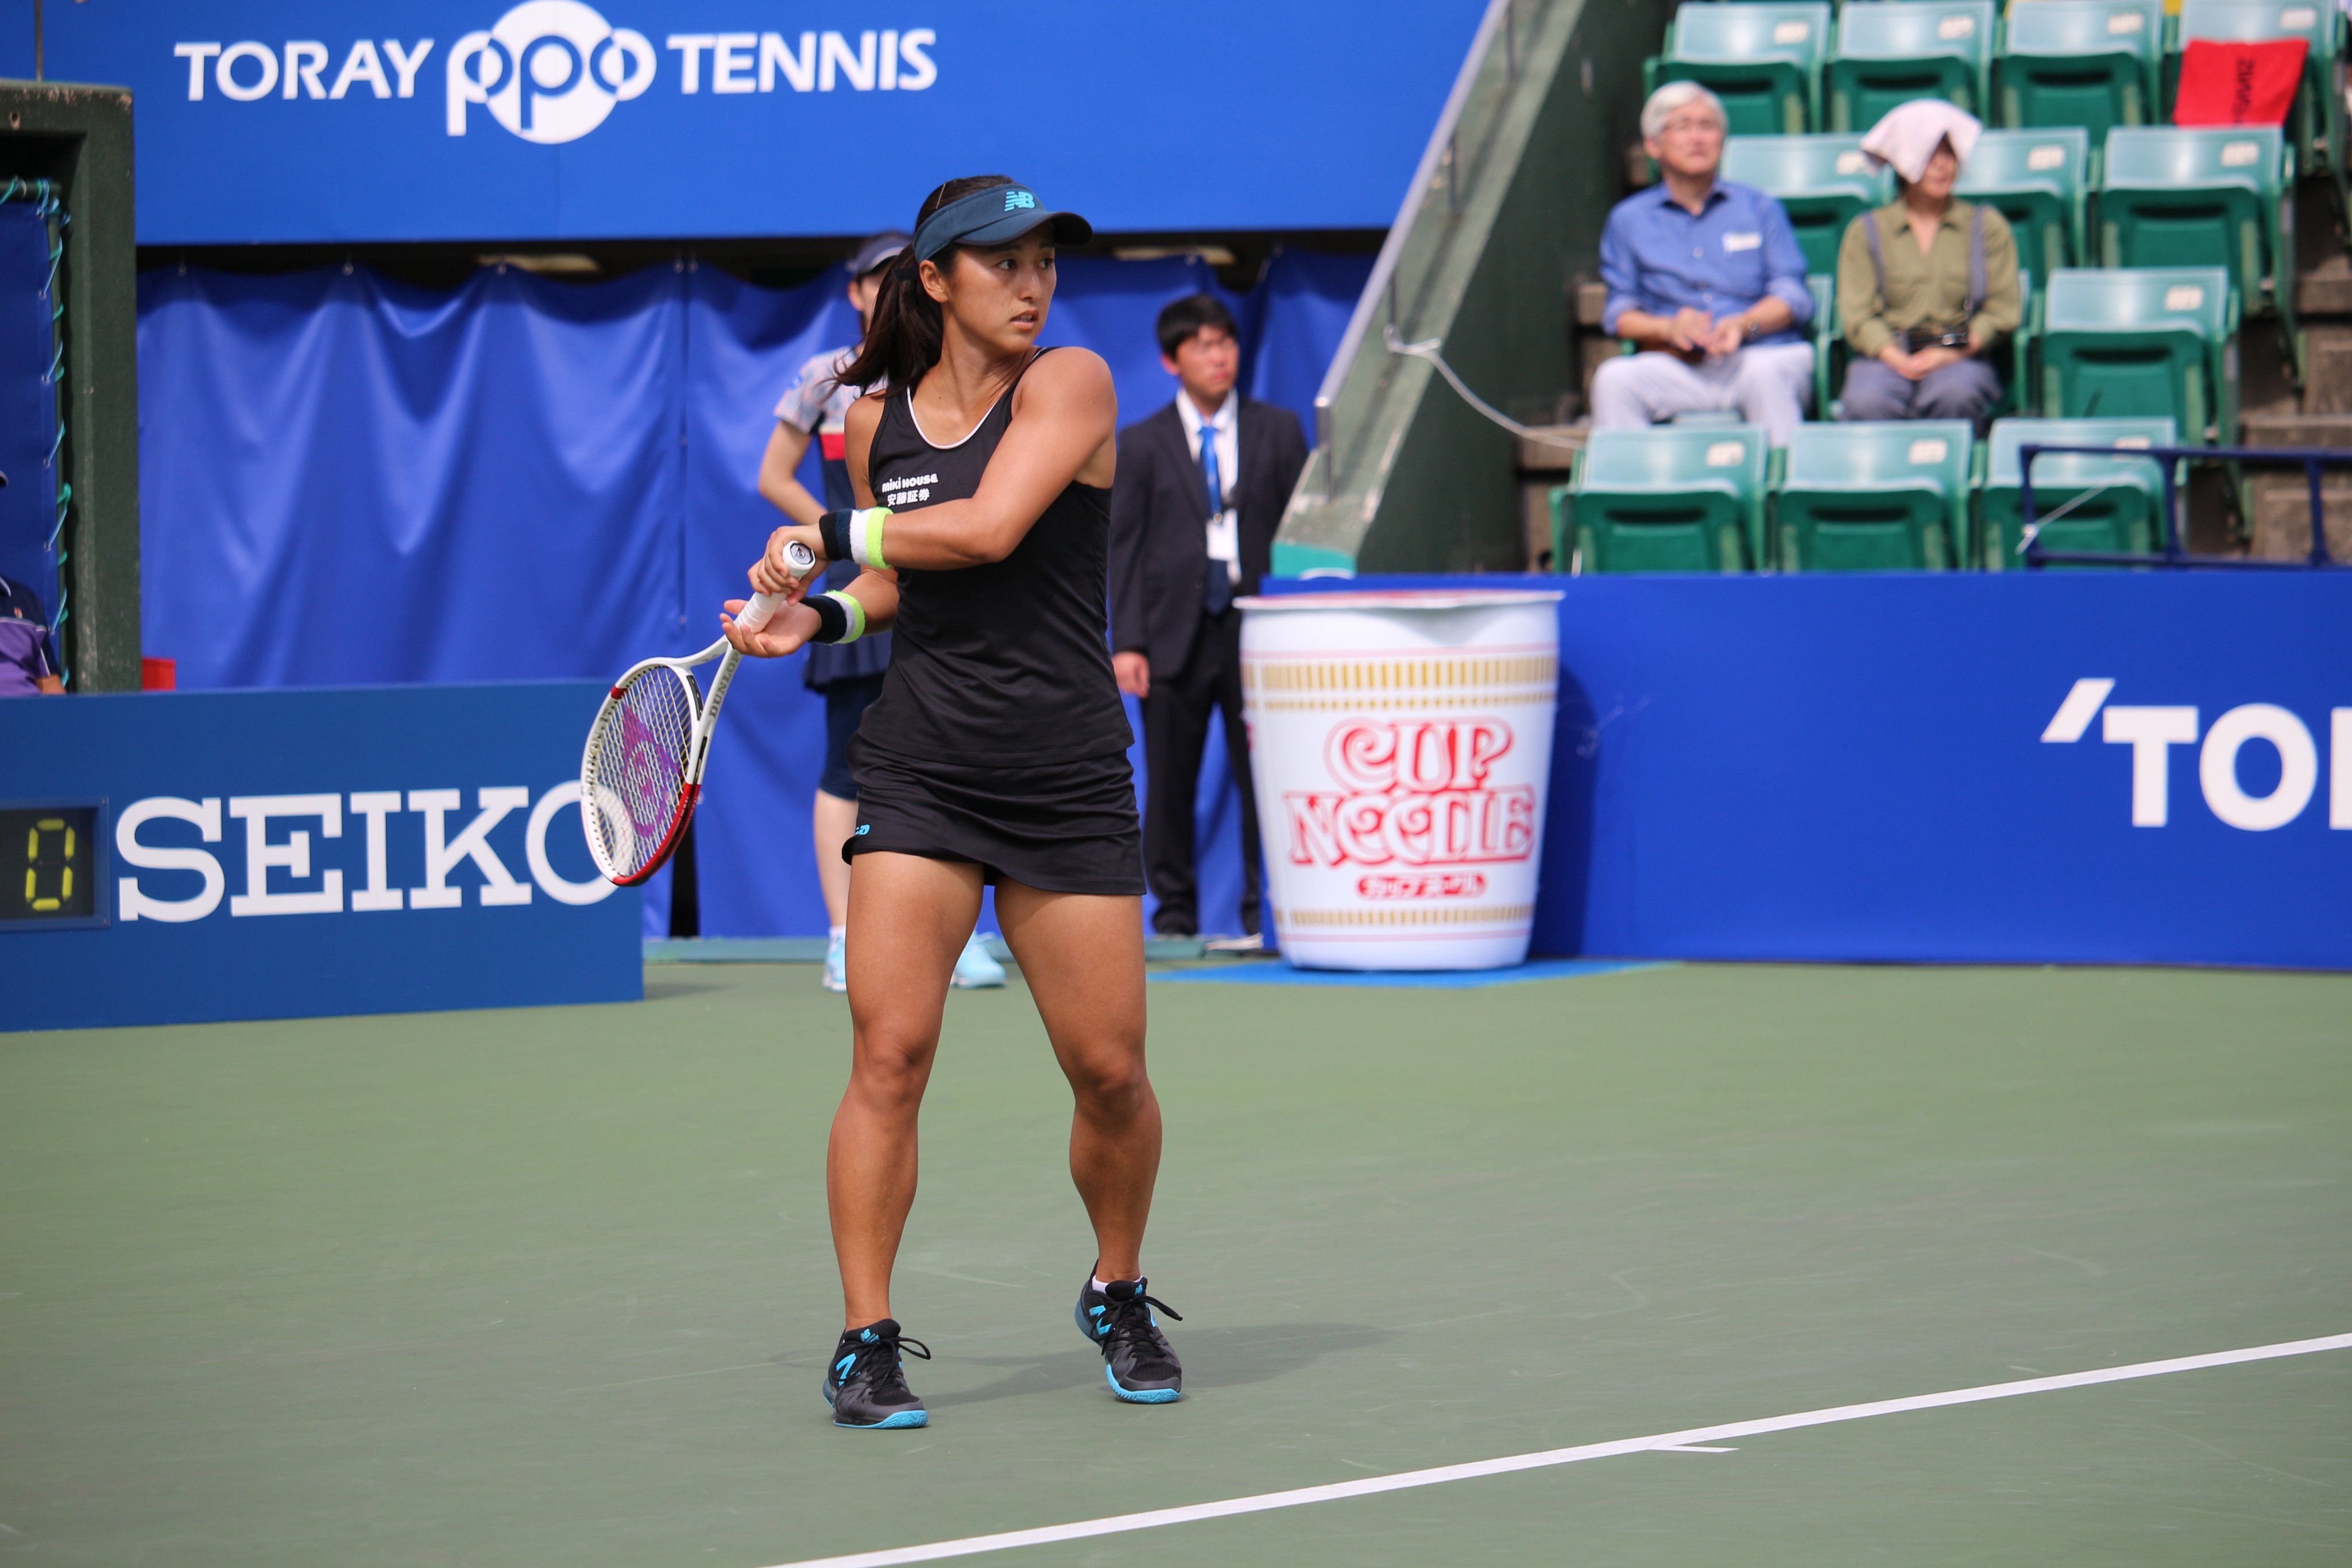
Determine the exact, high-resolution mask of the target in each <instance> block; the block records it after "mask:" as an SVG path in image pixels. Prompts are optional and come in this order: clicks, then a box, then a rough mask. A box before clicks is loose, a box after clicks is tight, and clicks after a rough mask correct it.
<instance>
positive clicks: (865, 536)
mask: <svg viewBox="0 0 2352 1568" xmlns="http://www.w3.org/2000/svg"><path fill="white" fill-rule="evenodd" d="M889 515H890V508H889V507H860V508H858V509H857V510H856V511H855V512H852V513H850V514H849V559H852V560H854V561H856V563H857V564H858V565H860V566H864V567H871V568H873V569H874V570H877V571H887V570H889V568H888V566H887V564H886V563H885V562H884V561H883V559H882V524H883V521H884V519H885V518H887V517H889Z"/></svg>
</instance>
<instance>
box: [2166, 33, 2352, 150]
mask: <svg viewBox="0 0 2352 1568" xmlns="http://www.w3.org/2000/svg"><path fill="white" fill-rule="evenodd" d="M2336 18H2337V8H2336V6H2335V5H2330V4H2328V3H2326V0H2181V5H2180V20H2179V26H2178V35H2179V40H2180V42H2181V43H2182V44H2184V45H2185V44H2187V43H2188V42H2189V40H2190V39H2192V38H2209V39H2211V40H2212V41H2213V42H2215V43H2223V44H2258V43H2264V42H2268V41H2270V40H2273V39H2279V38H2301V39H2303V40H2304V42H2305V44H2307V45H2308V46H2310V47H2309V49H2308V50H2307V52H2306V53H2305V56H2304V59H2303V87H2302V89H2301V90H2299V91H2298V92H2297V93H2296V94H2295V99H2294V111H2293V113H2292V114H2291V115H2290V117H2289V119H2288V121H2287V123H2288V126H2289V128H2290V130H2291V131H2292V132H2293V135H2292V137H2291V138H2290V145H2292V146H2293V147H2294V150H2295V162H2296V163H2297V164H2298V165H2299V166H2305V167H2310V168H2323V167H2324V168H2329V169H2335V170H2336V172H2338V173H2339V174H2340V173H2341V172H2342V171H2341V170H2340V169H2336V165H2337V164H2339V163H2340V162H2342V159H2341V156H2340V154H2339V153H2338V152H2337V150H2338V149H2340V148H2341V147H2342V146H2343V145H2344V99H2343V96H2342V94H2341V93H2340V92H2338V91H2337V90H2336V86H2335V82H2336V62H2337V61H2338V60H2339V59H2340V58H2341V57H2342V56H2343V44H2342V41H2341V33H2340V27H2339V24H2338V22H2337V19H2336ZM2173 58H2174V64H2175V68H2176V69H2177V67H2178V61H2179V56H2178V54H2177V53H2176V54H2175V56H2174V57H2173Z"/></svg>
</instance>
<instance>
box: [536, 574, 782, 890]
mask: <svg viewBox="0 0 2352 1568" xmlns="http://www.w3.org/2000/svg"><path fill="white" fill-rule="evenodd" d="M784 559H785V560H786V561H787V562H789V563H790V564H791V566H792V569H793V576H794V577H795V578H798V579H800V580H803V581H805V580H807V578H808V575H809V573H811V572H813V571H814V570H816V567H817V559H816V552H815V551H814V550H812V549H809V548H808V546H806V545H804V544H802V543H801V542H800V541H798V540H797V539H795V540H793V542H792V543H790V544H788V545H786V546H785V547H784ZM788 602H790V601H788V600H787V599H786V598H785V596H784V595H782V594H781V593H755V594H753V595H752V596H751V601H750V602H748V603H746V604H745V605H744V606H743V613H741V614H740V615H738V616H737V617H735V624H736V625H737V626H739V627H740V628H741V629H742V630H744V631H746V632H757V631H759V630H760V629H761V627H763V626H765V625H767V623H768V622H770V621H772V620H773V619H774V618H775V614H776V612H778V611H779V610H782V608H783V607H784V606H785V605H786V604H787V603H788ZM721 654H724V655H725V658H724V659H723V660H722V661H721V662H720V664H719V674H718V675H717V676H716V677H715V678H713V680H712V681H711V683H710V695H709V697H708V698H706V697H704V696H703V695H702V692H701V688H700V687H698V685H695V680H694V677H693V676H692V675H691V674H688V673H687V672H688V671H689V670H692V669H693V668H694V667H695V666H696V665H698V664H709V662H710V661H711V660H713V659H718V658H719V656H720V655H721ZM742 662H743V654H742V651H741V650H740V649H739V648H737V647H736V646H735V645H734V644H733V643H730V642H728V641H727V639H726V638H724V637H721V638H719V641H717V642H716V643H712V644H710V646H709V647H708V648H705V649H703V650H702V652H700V653H693V654H689V655H688V656H687V657H685V658H682V659H644V660H640V661H639V662H638V663H636V664H632V665H630V666H629V668H628V669H627V670H626V671H625V672H624V673H623V674H622V676H621V678H620V679H619V680H617V681H615V682H614V683H613V689H612V691H611V692H610V693H608V694H606V695H605V698H604V703H603V704H602V706H599V707H598V708H597V709H596V719H595V722H594V723H593V724H591V725H590V726H589V727H588V744H587V746H586V747H585V748H584V749H583V751H582V752H581V754H580V831H581V836H582V837H583V838H585V839H586V840H587V841H588V855H589V858H590V859H592V860H593V861H594V862H596V870H597V871H598V872H599V873H602V874H603V875H604V878H605V880H607V881H608V882H611V883H614V884H615V885H617V886H621V887H631V886H635V884H636V883H642V882H644V881H646V879H647V878H649V877H651V876H652V875H653V874H654V873H656V872H657V871H659V870H661V868H662V867H663V866H664V865H665V864H666V863H667V862H668V860H669V857H670V856H671V855H672V854H673V853H675V852H676V851H677V840H678V839H679V838H681V837H683V836H684V834H685V831H686V824H687V823H688V822H689V821H693V819H694V812H695V809H696V808H697V807H698V806H699V805H701V803H702V770H703V768H704V767H705V766H706V765H707V764H708V763H709V760H710V737H711V733H712V731H714V730H715V729H717V728H718V727H719V709H720V708H721V707H723V706H725V705H726V702H727V688H728V687H729V686H730V685H734V683H735V667H736V666H737V665H738V664H741V663H742ZM657 670H658V671H667V673H668V674H669V676H670V678H671V679H673V680H675V681H677V684H678V685H680V686H681V687H683V688H685V695H686V702H687V711H688V712H689V713H691V714H693V715H694V716H695V718H694V726H693V727H692V728H691V729H690V730H689V731H688V735H687V743H686V769H685V771H686V779H685V790H684V794H683V796H682V798H681V799H680V800H679V802H678V810H677V814H676V815H675V816H674V817H673V818H672V820H671V821H670V823H669V825H668V827H667V830H666V831H667V832H668V834H669V840H670V841H669V842H668V843H667V844H666V845H665V846H664V847H663V849H662V851H661V852H660V853H659V854H657V855H656V856H655V857H654V859H653V861H652V862H651V863H649V864H647V865H646V866H645V867H644V868H643V869H641V870H639V871H638V872H637V873H635V875H633V876H632V875H627V874H625V873H623V872H622V871H621V870H620V869H619V868H618V867H617V866H615V865H614V863H613V861H612V858H611V856H609V855H608V854H606V852H605V851H604V838H603V835H601V834H599V833H598V832H597V831H596V827H595V818H594V816H593V815H591V813H592V812H595V811H597V810H600V809H602V810H604V815H605V818H606V820H607V821H613V822H614V823H615V824H616V826H619V827H621V828H623V829H624V830H625V832H626V833H627V834H628V835H629V848H630V849H631V851H632V852H634V851H635V832H636V825H635V821H633V820H632V819H631V818H630V817H629V814H628V810H627V808H626V807H625V806H623V805H622V803H621V801H620V799H619V797H618V796H615V795H614V794H613V791H612V790H611V789H599V788H598V787H597V785H596V782H595V778H596V764H597V762H598V760H599V759H600V758H602V757H603V756H604V747H605V746H606V745H607V744H608V743H609V742H610V740H611V738H612V730H613V721H614V716H616V715H618V714H619V713H620V711H621V699H622V698H623V697H624V696H625V695H627V694H628V691H629V688H630V687H631V686H633V685H636V683H637V682H639V681H641V680H652V679H655V678H656V676H655V674H654V673H655V672H656V671H657ZM604 796H611V797H612V800H611V801H610V803H609V805H606V806H603V807H601V808H600V803H599V802H600V797H604Z"/></svg>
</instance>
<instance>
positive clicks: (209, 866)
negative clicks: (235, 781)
mask: <svg viewBox="0 0 2352 1568" xmlns="http://www.w3.org/2000/svg"><path fill="white" fill-rule="evenodd" d="M466 793H467V792H466V791H464V790H459V789H411V790H408V791H406V792H405V793H403V792H402V791H399V790H396V789H361V790H354V791H352V793H350V794H349V795H342V794H316V795H234V796H230V797H229V798H228V799H227V800H226V810H224V802H223V800H222V799H221V798H220V797H218V796H207V797H205V798H204V799H201V800H188V799H185V798H184V797H181V796H176V795H152V796H148V797H146V798H145V799H143V800H134V801H131V803H130V804H129V805H127V806H125V807H124V808H123V809H122V811H121V815H120V816H118V817H117V818H116V819H115V822H114V853H115V859H116V861H117V862H118V863H119V864H120V865H121V866H124V867H127V868H131V869H132V870H133V871H143V872H146V873H149V874H148V875H147V877H146V878H145V879H144V880H143V883H142V878H141V877H139V876H137V875H135V874H134V875H130V876H124V877H121V878H120V879H119V880H118V881H117V882H116V883H115V918H116V919H118V920H123V921H133V920H161V921H166V922H170V923H173V924H183V923H185V922H188V921H193V920H202V919H204V918H205V917H206V916H207V915H212V914H214V913H215V911H216V910H218V909H219V908H220V906H221V903H222V898H223V895H224V894H226V895H227V904H228V913H229V915H230V916H231V917H241V916H247V915H341V914H343V913H345V912H347V911H350V912H356V913H369V912H378V911H387V910H397V909H457V908H460V907H463V906H464V905H466V904H476V905H478V906H482V907H489V908H496V907H499V906H511V905H515V904H529V903H530V902H531V897H532V894H533V891H534V889H535V890H536V891H537V892H539V893H541V894H546V895H547V896H548V897H549V898H551V899H553V900H554V901H555V902H556V903H558V904H595V903H598V902H600V901H602V900H603V899H604V898H605V897H607V896H608V895H610V894H612V893H613V892H614V887H613V884H612V883H609V882H606V881H605V880H604V879H603V878H602V877H592V878H590V879H589V880H587V881H584V882H573V881H571V880H569V879H568V878H565V877H563V876H562V875H561V874H559V873H557V871H556V869H555V867H554V865H553V863H552V862H551V861H550V860H549V858H548V852H547V834H548V830H549V828H550V827H551V826H552V825H553V824H554V823H555V822H556V821H557V819H558V818H559V817H562V828H561V830H560V831H562V832H565V833H567V834H572V835H575V836H576V835H577V834H578V832H579V831H580V828H579V821H578V818H577V817H576V815H572V814H571V813H569V812H567V810H566V809H567V808H577V807H578V805H579V803H580V782H579V780H578V779H571V780H567V781H566V782H564V783H562V784H558V785H556V786H555V787H554V788H553V789H550V790H548V791H547V792H546V793H545V794H543V795H541V797H540V798H539V800H538V802H537V803H536V804H533V803H532V800H531V798H530V790H529V789H524V788H523V787H521V786H520V785H511V786H504V787H494V788H490V789H476V790H473V791H472V795H473V797H474V799H473V812H472V815H471V816H470V817H469V816H467V814H466V801H465V796H466ZM516 811H528V812H529V813H530V817H529V820H528V822H527V824H526V826H525V828H524V832H523V860H524V862H525V868H524V869H525V870H526V872H527V874H528V876H529V879H530V880H528V881H525V880H524V879H523V878H521V877H518V876H517V875H515V868H514V867H512V866H509V865H508V864H507V862H505V861H504V860H502V859H500V858H499V853H498V852H497V851H496V850H495V849H493V848H492V847H491V844H490V832H491V830H493V829H494V828H496V827H497V826H498V825H499V823H500V822H501V821H505V820H506V818H507V817H508V816H509V814H510V813H512V812H516ZM166 821H172V822H183V823H186V824H188V825H190V826H193V827H194V829H195V830H196V836H197V837H198V838H199V839H200V840H201V844H214V843H220V842H222V841H223V838H224V836H225V834H226V835H227V836H230V837H234V838H241V839H242V840H243V848H244V852H245V853H244V861H245V864H244V872H245V876H244V879H243V887H242V889H241V890H240V891H236V892H231V891H230V890H229V878H228V873H226V871H225V870H224V869H223V868H222V865H221V862H220V857H219V856H218V855H217V854H215V852H213V851H211V850H207V849H205V848H203V847H201V844H190V843H185V842H182V843H178V844H173V843H166V842H162V841H160V838H161V837H162V835H163V833H168V832H170V831H171V830H150V829H149V826H148V825H149V824H150V823H160V822H166ZM231 823H240V824H242V828H243V831H242V832H237V831H235V830H234V829H231V828H230V826H229V824H231ZM346 823H348V824H349V825H350V827H351V829H352V831H351V833H350V834H349V835H348V836H350V837H352V838H356V839H357V840H359V843H358V844H357V845H356V846H355V847H356V849H357V850H358V853H356V854H353V855H351V856H350V857H349V859H350V861H351V864H350V865H349V867H348V868H345V867H339V866H330V865H326V864H324V863H323V862H324V861H325V860H326V859H327V858H329V857H328V856H327V855H326V854H325V853H324V852H323V851H322V852H320V853H319V854H318V855H317V856H315V857H314V855H313V853H312V835H313V834H314V833H315V834H316V835H317V836H318V838H319V839H320V840H325V839H341V838H344V837H346V836H347V835H346V833H345V831H344V830H345V824H346ZM395 832H408V833H414V834H415V835H417V837H418V838H419V839H420V840H421V841H422V847H423V850H424V871H425V875H424V880H423V882H422V883H421V884H420V885H418V886H415V887H396V886H394V885H393V884H392V882H391V877H390V867H391V863H392V858H391V853H390V850H391V842H392V838H393V835H394V833H395ZM186 833H187V829H186V828H182V829H180V830H178V831H177V834H176V835H174V836H178V837H181V838H183V839H184V837H185V836H186ZM151 835H152V837H153V838H154V839H155V840H158V841H151ZM314 862H317V863H314ZM469 863H470V865H471V868H472V871H473V873H475V875H474V877H473V878H469V879H468V880H471V881H473V882H474V884H475V885H474V889H473V896H472V897H471V898H468V897H467V895H466V889H465V887H464V886H463V885H462V884H460V883H452V882H451V881H450V876H451V874H452V873H456V872H457V871H458V870H460V868H463V867H466V866H467V865H468V864H469ZM346 869H348V871H349V872H350V873H352V874H351V875H350V876H349V878H348V879H347V878H346V874H345V873H346ZM272 872H276V873H278V875H277V876H276V877H275V878H273V877H272V875H271V873H272ZM169 873H177V874H176V875H174V874H169ZM190 874H193V875H194V878H195V882H194V884H193V885H192V884H190V883H189V882H188V877H189V875H190ZM347 880H348V885H347Z"/></svg>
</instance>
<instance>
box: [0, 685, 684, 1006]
mask: <svg viewBox="0 0 2352 1568" xmlns="http://www.w3.org/2000/svg"><path fill="white" fill-rule="evenodd" d="M603 695H604V688H603V686H602V685H600V684H596V683H583V682H564V683H551V684H546V685H506V686H432V687H427V686H418V687H408V688H378V689H374V690H343V691H335V690H327V691H307V692H237V693H210V694H185V695H160V694H159V695H121V696H81V697H73V698H59V699H53V700H39V699H31V698H27V699H23V700H20V701H16V702H9V703H0V756H5V757H6V758H8V759H9V765H8V769H7V783H6V785H5V796H0V823H5V825H6V827H7V829H8V830H9V831H7V832H6V833H5V835H0V837H5V842H0V973H5V975H6V976H7V980H6V983H5V985H0V1029H18V1030H23V1029H66V1028H79V1027H86V1026H91V1025H119V1024H155V1023H194V1022H205V1021H208V1020H214V1019H257V1018H302V1017H314V1016H320V1015H325V1014H333V1013H363V1012H414V1011H420V1010H431V1009H447V1008H490V1007H522V1006H539V1005H544V1004H551V1003H559V1002H606V1001H635V1000H636V999H638V998H640V997H641V996H642V995H643V994H644V983H643V975H644V971H643V969H642V967H641V966H640V962H639V953H640V949H639V946H638V914H637V894H635V892H634V891H632V890H623V889H619V888H615V887H614V886H613V885H612V884H611V883H608V882H605V881H604V880H603V879H602V878H600V877H598V876H597V875H596V873H595V869H594V867H593V866H592V865H591V864H590V863H589V860H588V851H587V847H586V845H585V843H584V842H583V840H582V835H581V831H580V815H579V804H578V803H579V798H580V781H579V772H580V746H581V742H582V739H583V737H584V736H585V735H586V733H587V727H588V722H589V720H590V718H591V717H592V716H593V715H594V713H595V711H596V704H597V702H598V700H599V699H600V698H601V697H602V696H603Z"/></svg>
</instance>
